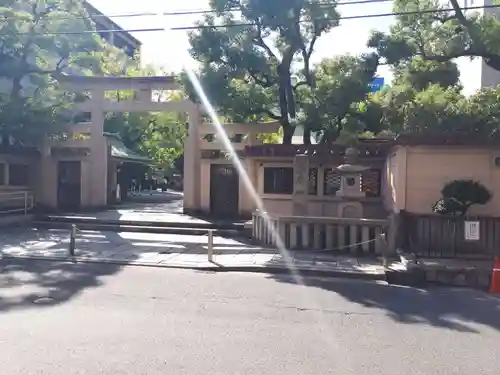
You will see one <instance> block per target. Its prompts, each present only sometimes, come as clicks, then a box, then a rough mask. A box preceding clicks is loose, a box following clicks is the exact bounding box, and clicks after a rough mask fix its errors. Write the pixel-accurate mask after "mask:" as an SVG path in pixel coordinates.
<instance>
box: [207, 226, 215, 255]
mask: <svg viewBox="0 0 500 375" xmlns="http://www.w3.org/2000/svg"><path fill="white" fill-rule="evenodd" d="M213 259H214V236H213V231H212V230H211V229H209V230H208V261H209V262H213Z"/></svg>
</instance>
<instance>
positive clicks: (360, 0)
mask: <svg viewBox="0 0 500 375" xmlns="http://www.w3.org/2000/svg"><path fill="white" fill-rule="evenodd" d="M391 1H392V0H352V1H343V2H338V3H335V4H330V3H321V2H319V3H317V4H318V5H320V6H321V8H324V9H328V8H335V7H337V6H345V5H361V4H371V3H388V2H391ZM238 12H241V9H240V8H231V9H228V10H225V11H222V12H219V11H217V10H214V9H200V10H184V11H174V12H163V13H161V15H163V16H187V15H197V14H218V13H238ZM158 15H160V13H155V12H138V13H135V12H134V13H118V14H109V15H107V14H92V13H91V14H89V16H85V17H83V16H81V17H54V19H59V20H64V19H73V20H74V19H88V20H95V19H98V18H109V19H113V18H135V17H152V16H158ZM1 19H6V20H7V19H16V17H12V16H1Z"/></svg>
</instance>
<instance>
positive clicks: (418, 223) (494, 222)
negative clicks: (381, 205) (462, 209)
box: [403, 213, 500, 258]
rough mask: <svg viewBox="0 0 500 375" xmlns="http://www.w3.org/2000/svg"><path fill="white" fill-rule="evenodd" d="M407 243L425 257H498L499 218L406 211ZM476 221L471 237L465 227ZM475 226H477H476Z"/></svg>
mask: <svg viewBox="0 0 500 375" xmlns="http://www.w3.org/2000/svg"><path fill="white" fill-rule="evenodd" d="M403 220H404V231H405V232H406V240H405V242H406V245H407V246H408V247H409V249H410V250H411V251H412V252H414V253H415V254H418V255H421V256H428V257H465V258H490V257H494V256H500V218H495V217H470V218H467V217H466V218H463V217H447V216H438V215H417V214H410V213H406V214H405V216H404V218H403ZM471 223H478V224H479V228H478V231H477V233H476V234H475V235H474V238H470V235H469V238H467V236H466V226H467V225H471ZM476 228H477V227H476Z"/></svg>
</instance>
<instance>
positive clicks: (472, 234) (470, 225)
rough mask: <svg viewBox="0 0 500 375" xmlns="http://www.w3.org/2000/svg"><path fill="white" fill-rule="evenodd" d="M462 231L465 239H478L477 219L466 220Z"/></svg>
mask: <svg viewBox="0 0 500 375" xmlns="http://www.w3.org/2000/svg"><path fill="white" fill-rule="evenodd" d="M464 233H465V239H466V240H467V241H479V221H466V222H465V228H464Z"/></svg>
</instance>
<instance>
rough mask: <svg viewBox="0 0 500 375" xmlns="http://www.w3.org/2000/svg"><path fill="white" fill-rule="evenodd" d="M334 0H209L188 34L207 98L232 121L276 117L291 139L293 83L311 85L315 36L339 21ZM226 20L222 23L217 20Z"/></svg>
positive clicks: (294, 114)
mask: <svg viewBox="0 0 500 375" xmlns="http://www.w3.org/2000/svg"><path fill="white" fill-rule="evenodd" d="M335 5H336V2H335V1H334V0H328V1H318V0H293V1H290V0H274V1H268V0H211V2H210V6H211V8H212V9H214V11H215V12H216V16H212V15H207V16H205V18H204V20H203V21H202V22H200V24H199V26H200V28H199V30H197V31H194V32H193V33H192V34H191V35H190V43H191V47H192V48H191V54H192V56H193V57H194V58H195V59H196V60H198V61H199V62H200V63H201V64H202V68H201V71H200V76H201V79H202V83H203V85H204V87H205V89H206V90H207V91H208V96H209V98H210V100H211V101H212V102H213V103H214V104H215V106H216V107H217V108H218V109H219V110H221V111H222V112H223V114H224V115H225V116H228V117H231V118H232V119H233V120H234V121H265V120H269V119H272V120H275V121H276V120H277V121H279V122H280V124H281V125H282V128H283V142H284V143H290V142H291V139H292V135H293V132H294V126H293V124H294V120H295V119H296V118H297V115H298V112H299V109H298V108H297V98H296V95H297V89H298V88H299V87H300V86H302V85H308V86H310V87H313V86H314V80H313V75H312V72H311V69H312V67H311V56H312V54H313V52H314V47H315V44H316V42H317V40H318V38H319V37H320V36H321V35H322V34H324V33H325V32H327V31H329V30H330V29H332V28H334V27H336V26H337V25H338V17H339V15H338V13H337V10H336V7H335ZM219 24H224V25H227V27H225V28H218V27H215V26H216V25H219Z"/></svg>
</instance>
